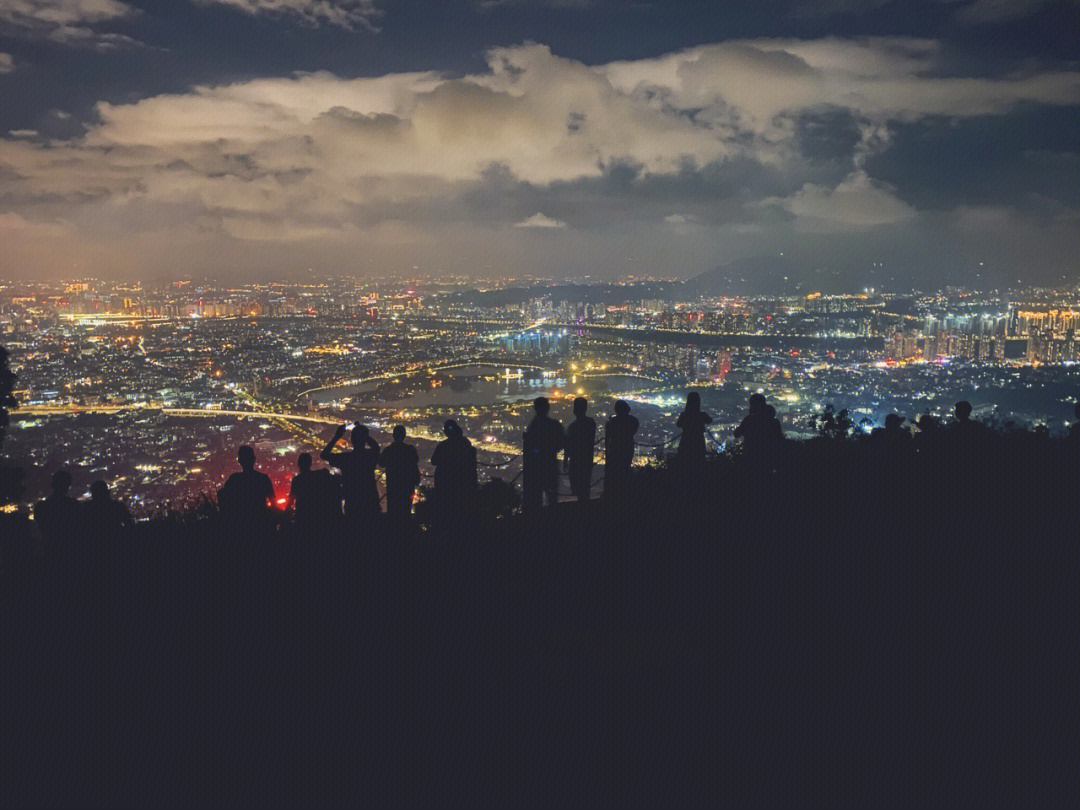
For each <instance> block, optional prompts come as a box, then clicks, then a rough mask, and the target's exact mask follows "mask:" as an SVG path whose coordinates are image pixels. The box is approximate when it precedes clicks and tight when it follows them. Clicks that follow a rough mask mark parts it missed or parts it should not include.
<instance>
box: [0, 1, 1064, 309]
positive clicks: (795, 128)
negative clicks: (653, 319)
mask: <svg viewBox="0 0 1080 810" xmlns="http://www.w3.org/2000/svg"><path fill="white" fill-rule="evenodd" d="M0 246H2V247H0V277H3V278H57V277H68V276H86V275H97V276H100V277H106V278H121V277H143V278H160V277H171V276H180V275H200V276H201V275H211V276H215V277H218V278H222V279H228V278H243V279H245V280H246V279H259V278H266V279H270V278H295V277H298V276H302V275H305V274H307V273H309V268H310V270H312V271H315V272H319V273H350V274H353V273H355V274H359V275H373V274H379V275H403V274H413V273H414V272H416V271H414V269H413V268H418V271H419V272H420V273H424V274H430V275H444V274H445V275H449V274H464V275H474V276H493V275H515V276H521V275H522V274H535V275H541V276H550V277H554V278H569V277H573V278H580V277H582V276H585V275H590V276H592V277H593V278H595V279H618V278H622V277H625V276H628V275H641V274H648V275H654V276H665V277H683V278H687V277H691V276H694V275H696V274H698V273H701V272H703V271H707V270H710V269H712V268H715V267H718V266H722V265H725V264H728V263H730V262H733V261H737V260H742V259H748V258H751V257H769V256H779V254H780V253H784V254H785V257H786V259H785V261H790V262H791V266H792V268H793V270H792V272H793V273H795V274H801V273H807V274H809V273H811V272H814V271H816V272H820V270H821V268H822V267H830V268H842V269H844V270H846V271H848V272H847V274H846V275H845V277H855V278H857V277H858V273H859V272H861V270H862V269H864V268H865V269H866V270H867V278H868V279H870V280H872V281H873V283H875V284H877V285H879V286H884V287H893V288H896V289H905V288H907V287H910V286H912V285H918V286H934V285H941V284H945V283H950V282H956V283H966V284H973V285H980V284H981V285H985V286H989V285H992V284H1004V283H1012V284H1015V283H1017V282H1018V281H1019V282H1021V283H1029V282H1030V283H1058V282H1061V281H1068V282H1073V283H1075V282H1077V281H1080V259H1078V256H1080V2H1078V0H926V1H925V2H921V1H920V0H911V1H910V2H908V1H904V2H900V1H897V0H894V1H892V2H890V1H889V0H820V1H819V2H801V1H799V0H796V2H779V1H776V2H769V0H757V2H727V1H726V0H725V1H724V2H721V1H720V0H713V1H712V2H706V1H705V0H700V1H698V0H686V1H685V2H676V1H674V0H654V2H632V1H631V0H487V1H486V2H485V1H484V0H464V1H463V2H453V1H452V0H443V1H442V2H406V0H158V1H157V2H153V1H151V0H145V1H142V0H0ZM871 268H873V271H872V272H871V270H870V269H871ZM852 270H854V271H855V273H854V275H852V273H851V271H852Z"/></svg>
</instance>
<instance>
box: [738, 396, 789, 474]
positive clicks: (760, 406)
mask: <svg viewBox="0 0 1080 810" xmlns="http://www.w3.org/2000/svg"><path fill="white" fill-rule="evenodd" d="M735 438H736V439H742V446H743V453H744V454H745V455H746V457H747V458H748V459H751V460H754V461H761V460H763V459H766V458H768V457H769V456H770V454H771V453H772V452H774V451H775V450H776V447H777V445H778V444H779V443H780V442H781V441H782V440H783V438H784V431H783V428H782V427H781V426H780V420H779V419H777V418H776V409H775V408H773V407H772V406H771V405H769V404H768V403H767V402H766V401H765V397H764V396H763V395H762V394H751V395H750V400H749V411H748V413H747V414H746V416H744V417H743V420H742V421H741V422H740V423H739V426H738V427H737V428H735Z"/></svg>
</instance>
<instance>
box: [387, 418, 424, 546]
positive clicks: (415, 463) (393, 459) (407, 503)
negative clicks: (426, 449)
mask: <svg viewBox="0 0 1080 810" xmlns="http://www.w3.org/2000/svg"><path fill="white" fill-rule="evenodd" d="M406 435H407V434H406V431H405V426H404V425H397V426H396V427H395V428H394V441H393V442H391V443H390V445H389V446H388V447H386V448H385V449H384V450H383V451H382V454H381V455H380V456H379V466H381V467H382V468H383V469H384V470H386V515H387V519H388V520H389V522H391V523H393V524H395V526H398V527H400V526H402V525H404V524H408V522H409V516H410V515H411V514H412V501H413V494H414V493H415V492H416V487H417V486H418V485H419V484H420V455H419V454H418V453H417V452H416V446H415V445H412V444H406V443H405V436H406Z"/></svg>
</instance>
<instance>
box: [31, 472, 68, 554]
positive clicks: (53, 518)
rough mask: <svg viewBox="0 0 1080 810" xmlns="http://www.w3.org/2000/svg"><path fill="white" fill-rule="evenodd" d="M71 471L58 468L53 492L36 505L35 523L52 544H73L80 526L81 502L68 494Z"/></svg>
mask: <svg viewBox="0 0 1080 810" xmlns="http://www.w3.org/2000/svg"><path fill="white" fill-rule="evenodd" d="M70 489H71V473H69V472H68V471H67V470H57V471H56V472H54V473H53V476H52V492H51V493H50V494H49V495H48V496H47V497H46V498H45V499H44V500H41V501H38V502H37V504H35V506H34V523H35V524H37V527H38V529H39V530H40V531H41V534H42V536H43V537H44V538H45V541H46V542H47V543H48V544H49V545H51V546H61V545H72V544H73V541H74V540H75V535H76V533H77V532H78V528H79V504H78V502H77V501H76V500H75V499H74V498H72V497H71V496H70V495H68V491H69V490H70Z"/></svg>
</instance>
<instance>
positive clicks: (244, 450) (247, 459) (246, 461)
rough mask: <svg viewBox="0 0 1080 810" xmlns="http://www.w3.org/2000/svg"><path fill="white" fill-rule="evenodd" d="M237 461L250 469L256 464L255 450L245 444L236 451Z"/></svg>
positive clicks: (244, 467)
mask: <svg viewBox="0 0 1080 810" xmlns="http://www.w3.org/2000/svg"><path fill="white" fill-rule="evenodd" d="M236 461H237V463H238V464H239V465H240V467H241V468H242V469H244V470H250V469H252V468H253V467H254V466H255V451H254V450H252V449H251V448H250V447H248V446H247V445H246V444H245V445H243V446H242V447H241V448H240V449H239V450H237V451H236Z"/></svg>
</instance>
